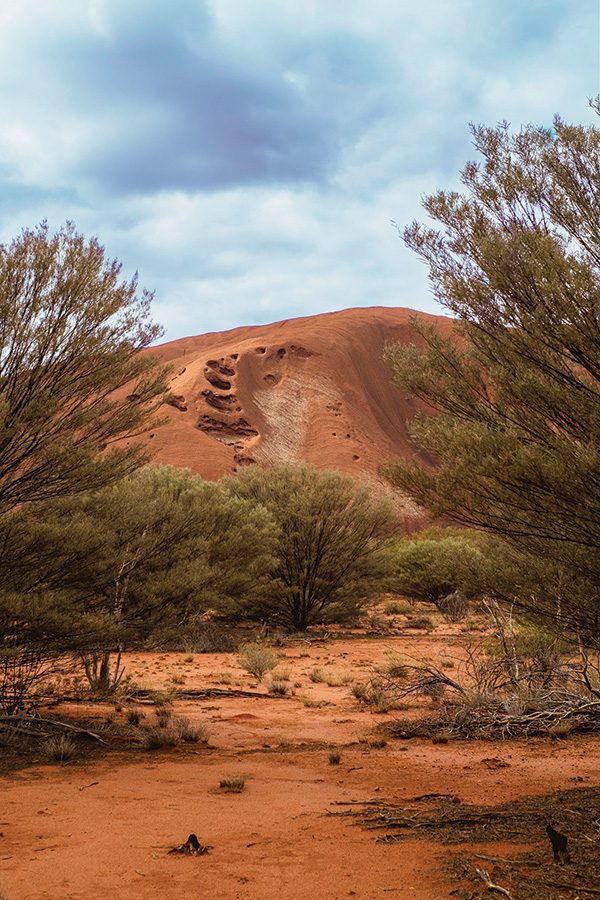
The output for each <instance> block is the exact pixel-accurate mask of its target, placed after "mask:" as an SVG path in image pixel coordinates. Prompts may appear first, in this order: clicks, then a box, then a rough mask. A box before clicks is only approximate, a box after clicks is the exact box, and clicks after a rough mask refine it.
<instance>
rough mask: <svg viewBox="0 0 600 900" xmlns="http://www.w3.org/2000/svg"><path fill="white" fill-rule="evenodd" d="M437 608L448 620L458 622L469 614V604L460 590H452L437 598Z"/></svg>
mask: <svg viewBox="0 0 600 900" xmlns="http://www.w3.org/2000/svg"><path fill="white" fill-rule="evenodd" d="M437 608H438V609H439V611H440V612H441V613H443V615H444V616H445V617H446V618H447V619H449V620H450V622H460V621H461V619H464V618H465V616H467V615H468V614H469V610H470V608H471V604H470V603H469V600H468V599H467V597H465V595H464V594H463V592H462V591H458V590H457V591H452V593H450V594H447V595H446V596H445V597H442V598H441V599H440V600H438V603H437Z"/></svg>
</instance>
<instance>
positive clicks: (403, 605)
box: [383, 600, 413, 616]
mask: <svg viewBox="0 0 600 900" xmlns="http://www.w3.org/2000/svg"><path fill="white" fill-rule="evenodd" d="M383 611H384V612H385V613H387V614H388V615H389V616H394V615H396V616H402V615H406V613H410V612H412V611H413V607H412V604H411V603H410V602H409V601H408V600H388V601H387V603H386V604H385V606H384V607H383Z"/></svg>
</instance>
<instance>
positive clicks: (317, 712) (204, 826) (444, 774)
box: [0, 626, 600, 900]
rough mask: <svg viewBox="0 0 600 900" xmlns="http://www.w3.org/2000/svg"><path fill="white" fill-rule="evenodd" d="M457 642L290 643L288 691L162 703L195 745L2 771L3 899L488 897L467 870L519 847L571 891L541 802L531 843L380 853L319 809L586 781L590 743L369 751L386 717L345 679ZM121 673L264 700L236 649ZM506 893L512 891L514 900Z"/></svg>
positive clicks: (492, 799)
mask: <svg viewBox="0 0 600 900" xmlns="http://www.w3.org/2000/svg"><path fill="white" fill-rule="evenodd" d="M462 640H463V637H462V636H460V635H459V634H458V630H457V629H456V628H447V627H445V626H440V627H438V629H437V630H436V631H435V632H434V633H433V634H432V635H423V634H421V635H418V634H417V635H411V634H393V635H389V636H388V635H385V636H380V637H369V638H367V637H355V638H353V639H348V640H343V639H341V640H332V641H329V642H321V641H315V642H313V643H310V644H309V643H304V642H295V643H291V644H289V645H288V646H286V647H284V648H282V649H281V650H280V651H278V652H280V653H281V656H282V657H285V658H282V659H281V661H280V664H279V666H278V669H279V670H280V671H282V670H284V672H285V674H287V675H288V677H289V683H290V685H292V687H293V690H294V692H295V693H294V695H293V696H291V697H276V696H272V697H264V696H256V697H249V696H246V695H243V696H236V695H235V694H233V695H232V696H231V697H227V696H219V695H217V696H212V697H206V698H205V699H202V698H196V697H192V698H188V699H175V701H174V704H173V715H174V716H186V717H187V718H189V719H190V721H191V722H192V723H204V724H206V725H208V727H209V729H210V739H209V746H208V747H204V746H200V745H187V744H182V745H179V746H177V747H173V748H171V749H165V750H158V751H154V752H148V751H144V750H141V749H139V750H135V751H127V752H123V751H117V752H111V753H110V754H108V755H107V756H105V757H103V758H101V759H84V760H79V761H76V762H72V763H69V764H63V765H56V764H54V765H33V766H30V767H28V768H24V769H21V770H20V771H18V772H15V773H12V774H8V775H5V776H3V777H2V778H1V779H0V788H1V791H2V801H3V803H2V813H1V820H0V823H1V824H0V830H1V831H2V837H0V889H1V890H3V891H4V892H5V894H6V897H7V898H9V900H22V898H27V900H29V898H31V900H37V898H84V897H85V898H90V897H93V898H97V900H103V898H109V897H110V898H116V897H118V898H154V897H160V898H167V900H169V898H183V897H207V898H208V897H210V898H252V900H259V898H260V900H270V898H275V897H277V898H280V897H289V898H299V900H303V898H306V900H308V898H311V900H312V898H324V900H334V898H343V897H348V896H357V897H359V898H365V900H367V898H369V900H371V898H373V900H374V898H381V897H386V896H388V895H389V896H391V897H398V898H405V897H406V898H419V900H434V898H436V900H437V898H440V897H446V896H450V894H451V892H452V891H456V890H457V889H458V890H461V891H463V894H462V895H463V896H479V895H481V896H490V897H492V896H500V895H499V894H494V893H491V892H487V889H486V887H485V885H484V884H483V882H482V881H479V886H477V885H476V880H477V879H476V876H475V878H474V881H470V880H469V879H470V876H471V875H473V873H474V870H475V868H476V867H480V868H483V869H489V871H490V873H492V872H493V870H494V865H495V863H493V862H490V861H488V862H485V861H482V860H481V859H479V858H478V857H477V856H476V854H480V855H484V856H492V857H507V856H514V855H515V854H516V853H518V852H520V851H521V850H522V849H523V846H524V845H525V846H526V847H527V848H529V847H530V846H531V847H533V848H534V849H535V852H537V853H538V857H537V859H538V863H537V865H538V866H544V867H546V866H547V868H548V874H549V877H554V878H555V880H556V881H557V882H565V883H568V882H571V881H572V880H573V877H574V872H573V870H572V867H570V866H554V865H553V864H552V854H551V850H550V845H549V843H548V842H547V839H546V836H545V833H544V828H545V825H546V819H545V818H544V816H545V815H546V814H547V813H546V811H544V810H543V809H541V808H540V816H539V823H538V825H537V826H536V825H535V824H534V825H530V826H528V827H529V829H530V831H531V834H530V837H529V839H528V840H527V841H525V842H524V841H523V836H522V835H520V836H519V838H518V841H519V843H518V844H513V843H511V841H510V840H507V839H506V837H504V836H502V835H496V836H494V839H493V842H492V843H485V842H484V841H482V838H481V834H480V833H478V834H477V835H475V838H476V840H475V839H474V838H473V836H471V837H469V835H466V838H465V842H464V843H460V844H450V845H449V844H445V843H441V842H439V841H434V840H432V839H430V838H429V837H427V838H425V839H419V840H417V839H416V838H415V839H413V836H412V835H409V837H408V839H405V840H402V841H400V842H392V843H385V842H384V843H382V842H377V841H376V837H377V836H378V835H377V833H376V832H373V831H371V830H367V829H365V828H363V827H361V826H360V825H357V823H356V819H355V817H353V816H348V817H338V816H332V815H330V813H332V812H339V811H340V809H344V808H345V807H342V806H340V805H339V804H342V803H347V802H348V801H365V800H381V801H384V802H386V803H389V804H392V805H396V806H406V805H408V804H409V802H414V798H415V797H419V796H421V795H423V794H430V793H440V794H446V795H452V796H454V797H456V798H457V799H458V800H460V801H461V803H462V804H480V805H481V804H490V805H491V804H500V803H504V802H507V801H516V800H519V799H521V798H526V797H533V796H535V795H538V794H549V793H551V792H554V791H557V790H566V789H569V788H574V787H576V786H577V785H579V786H580V787H584V788H588V787H592V786H594V785H596V784H597V781H598V763H599V757H600V740H599V739H597V738H590V737H572V738H570V739H568V740H550V739H536V740H531V741H528V742H519V741H515V742H504V743H488V742H481V741H472V742H450V743H448V744H443V745H438V744H432V743H431V741H427V740H417V739H413V740H410V741H388V743H387V744H386V745H385V746H373V743H375V744H377V743H378V741H379V740H380V739H381V737H382V735H381V733H380V732H377V731H374V730H373V729H374V728H375V727H376V726H377V725H378V724H380V723H383V722H385V721H388V720H389V719H390V717H391V716H394V715H396V713H389V714H387V715H376V714H373V713H372V712H370V711H369V710H367V709H364V708H361V707H359V706H358V704H357V702H356V700H355V699H354V698H353V697H352V696H351V692H350V682H349V681H348V679H349V678H350V676H351V680H356V681H360V680H362V679H366V678H367V677H368V676H369V675H370V674H371V672H372V667H373V665H374V664H378V663H379V662H381V660H382V659H383V658H384V655H385V653H386V651H387V652H389V651H392V652H396V653H401V654H407V653H408V654H410V655H411V656H416V657H429V658H431V659H436V660H438V661H439V660H442V659H446V660H451V659H452V658H456V657H460V655H461V653H462V650H461V641H462ZM190 656H193V659H190ZM126 664H127V667H128V671H129V672H130V674H131V675H132V676H133V678H134V679H135V681H136V682H137V683H138V684H140V685H142V686H145V687H147V688H154V689H157V688H159V689H165V688H171V689H174V690H176V691H186V690H189V691H194V690H198V689H206V688H212V689H214V690H215V691H217V692H218V691H232V692H235V691H236V690H238V691H241V690H243V691H245V692H255V693H257V694H264V693H265V692H266V690H267V688H266V682H268V678H267V679H265V680H264V682H263V683H261V682H259V681H258V680H257V679H255V678H252V677H251V676H249V675H248V674H247V673H246V672H244V671H243V670H242V669H241V668H240V666H239V665H238V662H237V657H236V656H235V655H234V654H185V653H139V654H131V655H129V656H128V658H127V660H126ZM315 669H320V670H322V671H324V672H325V675H326V676H328V677H329V680H330V681H332V682H336V681H347V683H345V684H333V685H329V684H327V683H326V682H325V681H316V682H315V681H313V680H312V679H311V675H313V674H314V670H315ZM173 678H175V679H176V681H175V682H174V681H173ZM182 679H183V681H182ZM429 703H430V701H429V700H425V699H419V700H416V701H415V704H416V705H415V708H414V711H408V713H407V712H404V713H402V715H407V714H419V712H420V711H421V710H422V709H428V708H429V706H428V705H429ZM306 704H308V705H306ZM317 704H323V705H317ZM137 705H138V708H139V709H141V710H142V712H143V713H144V714H145V716H146V719H145V720H143V721H145V722H153V721H154V720H155V719H156V712H155V709H154V707H153V706H152V705H150V704H142V703H138V704H137ZM126 711H127V707H126V706H124V707H123V709H122V710H120V711H118V712H115V709H114V705H112V704H89V705H87V704H80V703H78V704H62V705H59V706H55V707H53V709H52V714H53V715H59V714H73V715H77V716H79V717H84V718H85V721H86V722H87V721H94V720H96V721H101V720H102V721H104V720H105V719H106V716H107V714H109V713H110V714H111V715H112V716H113V717H114V719H115V720H116V721H117V722H120V721H122V720H123V721H124V717H125V715H126ZM333 748H336V749H337V750H338V751H339V752H340V753H341V760H340V763H339V765H330V763H329V758H328V757H329V752H330V750H331V749H333ZM225 776H242V777H244V778H245V779H246V783H245V788H244V790H243V791H242V792H241V793H239V794H227V793H223V792H222V791H220V790H219V781H220V780H221V779H222V778H223V777H225ZM417 803H418V801H417ZM591 813H592V811H591V812H590V814H591ZM596 817H597V816H596ZM534 820H535V816H534V818H533V820H532V821H534ZM517 830H518V829H517ZM190 832H195V833H196V834H197V835H198V837H199V839H200V841H201V842H202V843H203V844H209V845H211V850H210V852H209V853H208V854H207V855H204V856H200V857H185V856H184V857H181V856H169V855H168V850H169V848H171V847H173V846H174V845H176V844H179V843H181V842H182V841H185V839H186V838H187V836H188V834H189V833H190ZM597 832H598V829H596V833H597ZM448 863H452V869H453V872H452V871H450V870H449V869H448ZM499 865H500V864H499ZM499 871H500V874H501V876H503V877H504V878H505V880H504V881H503V882H501V883H503V884H508V881H507V880H506V878H507V877H508V876H507V875H506V873H505V870H503V869H502V868H501V867H500V869H499ZM457 873H458V875H459V876H460V878H461V880H459V881H457V880H456V877H457ZM466 876H469V878H466ZM465 879H466V880H465ZM557 891H558V892H557V893H548V895H547V896H548V898H550V897H552V898H554V897H556V898H558V897H561V898H566V900H567V898H568V900H573V898H575V897H576V896H578V894H577V892H576V891H575V890H570V889H562V888H561V889H557ZM561 891H562V892H561ZM454 896H457V895H456V894H455V895H454ZM519 896H520V895H519V891H518V885H517V888H516V889H515V888H513V897H514V900H518V898H519ZM527 896H528V897H529V896H530V895H529V894H527ZM581 896H582V897H583V896H591V895H590V894H581Z"/></svg>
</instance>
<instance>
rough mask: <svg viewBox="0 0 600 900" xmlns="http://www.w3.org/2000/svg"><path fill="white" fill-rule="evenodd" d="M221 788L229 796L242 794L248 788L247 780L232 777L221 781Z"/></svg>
mask: <svg viewBox="0 0 600 900" xmlns="http://www.w3.org/2000/svg"><path fill="white" fill-rule="evenodd" d="M219 787H220V789H221V790H222V791H225V792H226V793H227V794H241V793H242V791H243V790H244V788H245V787H246V779H245V778H242V777H241V776H240V775H230V776H228V777H227V778H222V779H221V780H220V782H219Z"/></svg>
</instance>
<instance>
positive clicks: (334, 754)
mask: <svg viewBox="0 0 600 900" xmlns="http://www.w3.org/2000/svg"><path fill="white" fill-rule="evenodd" d="M328 758H329V765H330V766H339V764H340V761H341V759H342V754H341V753H340V752H339V750H332V751H331V753H330V754H329V757H328Z"/></svg>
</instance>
